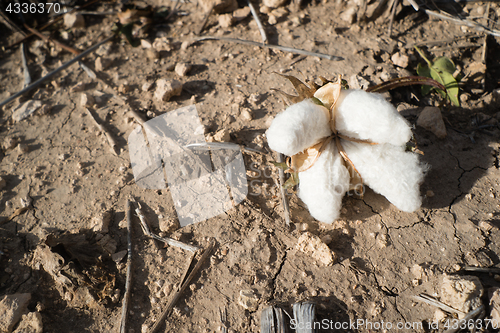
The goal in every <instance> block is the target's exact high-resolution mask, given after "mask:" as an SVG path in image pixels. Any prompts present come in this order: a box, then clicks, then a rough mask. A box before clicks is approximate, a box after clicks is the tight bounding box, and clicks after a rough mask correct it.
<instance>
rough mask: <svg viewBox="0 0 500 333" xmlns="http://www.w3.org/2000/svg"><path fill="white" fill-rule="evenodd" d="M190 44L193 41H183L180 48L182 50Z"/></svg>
mask: <svg viewBox="0 0 500 333" xmlns="http://www.w3.org/2000/svg"><path fill="white" fill-rule="evenodd" d="M192 44H193V42H192V41H190V40H185V41H183V42H182V44H181V50H183V51H185V50H187V49H188V47H190V46H191V45H192Z"/></svg>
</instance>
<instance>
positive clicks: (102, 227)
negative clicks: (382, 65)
mask: <svg viewBox="0 0 500 333" xmlns="http://www.w3.org/2000/svg"><path fill="white" fill-rule="evenodd" d="M112 215H113V214H112V212H111V211H105V212H102V213H100V214H98V215H96V216H94V217H93V218H92V221H91V228H92V230H93V231H95V232H100V233H103V234H106V233H108V232H109V223H110V222H111V217H112Z"/></svg>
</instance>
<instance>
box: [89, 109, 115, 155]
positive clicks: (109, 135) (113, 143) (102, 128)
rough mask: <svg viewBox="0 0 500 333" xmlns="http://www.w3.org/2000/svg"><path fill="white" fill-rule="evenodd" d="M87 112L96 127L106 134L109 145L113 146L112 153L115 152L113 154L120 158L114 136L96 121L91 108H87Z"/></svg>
mask: <svg viewBox="0 0 500 333" xmlns="http://www.w3.org/2000/svg"><path fill="white" fill-rule="evenodd" d="M85 111H86V112H87V113H88V114H89V115H90V117H91V118H92V119H93V120H94V123H95V125H96V126H97V128H98V129H99V130H100V131H101V132H103V133H104V135H106V139H107V140H108V143H109V145H110V146H111V151H112V152H113V154H115V155H117V156H118V153H117V152H116V141H115V139H114V138H113V136H112V135H111V132H110V131H108V130H107V129H106V128H105V127H104V126H103V125H102V124H101V123H99V122H98V121H97V119H96V117H95V116H94V113H93V112H92V111H90V109H89V108H85Z"/></svg>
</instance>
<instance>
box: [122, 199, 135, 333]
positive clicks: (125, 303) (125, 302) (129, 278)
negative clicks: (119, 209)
mask: <svg viewBox="0 0 500 333" xmlns="http://www.w3.org/2000/svg"><path fill="white" fill-rule="evenodd" d="M125 210H126V211H127V252H128V254H127V277H126V280H125V294H124V295H123V302H122V320H121V323H120V333H125V329H126V327H127V314H128V301H129V299H130V289H131V287H130V286H131V284H132V236H131V234H132V209H131V208H130V200H127V204H126V206H125Z"/></svg>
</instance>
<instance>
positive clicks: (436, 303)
mask: <svg viewBox="0 0 500 333" xmlns="http://www.w3.org/2000/svg"><path fill="white" fill-rule="evenodd" d="M413 299H415V300H417V301H421V302H424V303H427V304H429V305H433V306H435V307H438V308H440V309H441V310H443V311H446V312H448V313H454V314H457V315H464V314H465V313H464V312H462V311H460V310H457V309H454V308H452V307H451V306H448V305H446V304H444V303H443V302H440V301H438V300H437V299H435V298H433V297H431V296H429V295H427V294H420V295H418V296H413Z"/></svg>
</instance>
